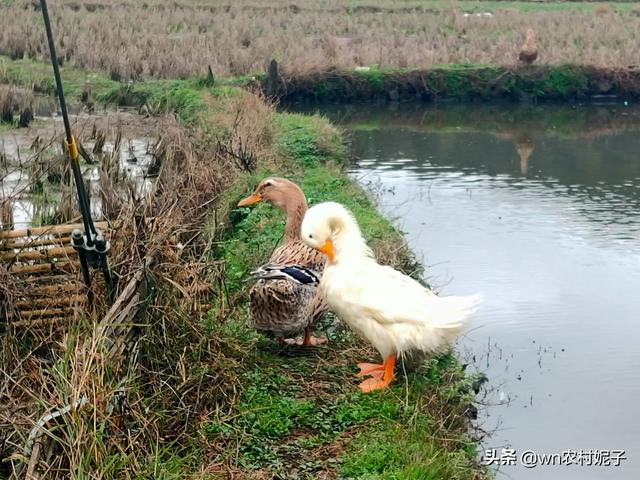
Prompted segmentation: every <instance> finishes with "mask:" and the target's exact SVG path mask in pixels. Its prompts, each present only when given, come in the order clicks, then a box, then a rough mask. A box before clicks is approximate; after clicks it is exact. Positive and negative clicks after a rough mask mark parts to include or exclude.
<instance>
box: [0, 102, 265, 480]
mask: <svg viewBox="0 0 640 480" xmlns="http://www.w3.org/2000/svg"><path fill="white" fill-rule="evenodd" d="M260 102H261V100H260V98H257V97H254V96H253V95H252V94H249V93H244V92H243V93H241V94H239V96H238V98H237V99H236V100H235V101H234V102H232V105H233V107H232V108H231V109H229V110H227V109H225V110H220V111H217V112H213V113H212V120H214V121H215V122H216V126H217V129H216V131H208V130H207V129H201V130H196V131H193V132H191V133H190V134H187V132H186V131H185V130H184V129H183V127H182V126H181V125H180V124H179V123H178V122H177V121H175V119H172V118H168V119H166V120H165V121H164V122H163V124H162V127H161V134H160V137H161V139H162V141H161V142H157V143H156V154H157V156H158V165H159V167H158V176H157V179H156V183H155V189H154V191H153V192H150V193H149V194H147V195H146V196H145V197H144V198H132V197H118V196H115V197H114V198H112V199H111V202H112V204H111V205H110V207H109V209H108V213H107V214H106V219H107V220H108V222H109V224H110V227H111V229H112V231H113V235H112V237H111V241H112V244H113V249H112V253H111V254H110V262H111V265H112V268H113V270H114V272H116V274H117V277H118V288H119V291H122V290H123V289H124V288H125V286H126V285H127V283H128V282H129V280H130V279H132V278H134V277H136V276H140V275H142V277H144V279H145V282H144V283H145V284H146V285H147V290H146V292H147V294H146V296H145V295H141V296H140V300H139V302H141V303H144V305H145V308H144V310H143V312H144V313H143V314H141V315H140V316H139V317H138V318H137V319H136V326H135V327H134V330H135V332H137V335H134V336H132V337H131V338H132V340H130V341H127V342H125V344H124V345H123V346H122V347H121V349H122V350H123V351H124V357H122V359H121V360H124V361H121V360H119V359H118V358H114V357H113V355H112V354H111V352H112V350H110V348H109V347H108V346H109V345H111V344H112V341H113V339H112V338H108V337H109V335H108V330H105V329H104V328H102V326H101V325H100V323H99V322H97V321H96V320H98V321H99V320H100V319H102V318H103V316H104V314H105V311H106V305H103V304H101V306H99V307H98V308H97V309H96V310H95V312H94V313H93V314H90V315H89V316H88V317H85V316H83V315H80V314H79V312H76V314H75V315H73V317H71V318H69V319H68V320H67V321H65V322H62V323H59V324H56V325H53V324H51V325H46V324H45V325H44V326H43V325H39V326H33V327H30V326H29V325H28V324H17V323H16V324H13V323H12V322H11V321H9V322H8V323H7V319H4V321H0V328H2V335H1V336H0V378H2V379H3V380H2V381H0V458H1V459H2V463H0V475H1V474H2V473H3V472H4V473H6V474H18V475H21V476H24V475H25V473H28V474H29V475H37V476H38V477H39V478H52V479H53V478H80V477H81V476H83V474H81V473H80V472H85V473H84V474H86V475H89V476H92V477H93V476H94V475H99V476H100V477H101V478H103V477H109V476H110V475H112V472H113V471H116V470H117V471H118V472H119V474H118V478H141V476H142V477H146V478H157V472H156V473H154V472H155V470H154V469H155V467H154V464H153V462H154V461H156V460H154V458H155V459H157V458H159V457H163V456H164V455H165V453H166V452H164V450H163V449H164V447H163V445H169V444H170V442H172V441H174V440H177V439H179V438H181V437H182V436H183V435H185V432H187V431H188V432H189V433H190V435H193V433H194V430H197V424H198V422H199V421H200V420H201V418H202V416H204V415H207V414H208V413H209V412H211V411H213V410H216V409H220V408H229V405H231V404H233V398H234V397H235V395H236V394H237V383H238V379H237V376H238V371H237V370H236V367H237V362H238V361H239V360H238V358H241V357H242V351H243V347H242V346H241V345H240V344H238V343H237V340H234V339H233V338H226V339H225V338H223V337H221V336H219V335H218V336H215V335H210V332H209V331H208V327H206V325H205V323H203V322H202V321H201V319H200V317H201V315H202V314H203V312H204V311H207V310H209V309H210V308H211V307H212V305H223V304H224V303H225V302H224V301H223V300H222V298H220V296H223V295H224V294H225V288H224V277H223V273H224V268H222V266H221V265H220V264H219V263H218V262H217V261H215V260H212V259H211V257H210V251H211V248H212V242H215V241H217V240H218V239H219V238H220V236H221V235H222V230H223V229H224V225H223V224H222V223H220V224H218V222H217V220H216V219H217V216H216V215H215V214H214V215H213V223H212V224H211V228H210V230H209V231H208V232H209V233H208V234H205V233H204V225H205V224H206V223H207V222H208V221H209V220H210V219H211V218H212V215H211V213H212V211H216V210H218V209H222V210H226V205H223V204H221V200H220V195H221V194H222V193H223V192H224V191H225V189H227V188H228V186H229V185H230V183H231V182H233V180H234V179H235V177H236V175H238V174H239V172H240V170H241V169H239V168H238V167H237V166H236V165H237V159H236V158H235V154H231V153H230V152H228V151H227V150H226V149H224V148H219V147H218V145H221V144H224V142H230V143H228V144H229V145H231V147H229V148H236V147H235V146H234V145H236V144H235V143H234V142H237V141H238V140H237V139H238V138H241V139H242V145H243V152H251V153H250V156H251V157H252V158H260V159H261V161H266V160H265V156H264V153H265V151H266V147H267V146H268V142H270V138H271V137H270V134H269V131H270V128H271V127H270V115H271V114H272V112H273V110H272V107H271V106H268V105H266V104H262V107H261V108H260V109H258V111H257V112H256V111H255V110H256V109H255V108H254V107H257V106H259V105H260ZM256 113H259V114H260V116H255V115H256ZM225 138H226V139H227V140H224V139H225ZM234 138H235V139H236V140H233V139H234ZM229 139H231V140H229ZM109 176H110V175H109ZM0 280H1V281H0V285H1V287H0V304H5V305H8V304H11V303H12V302H14V301H15V299H16V298H19V296H20V288H25V286H24V285H20V283H19V282H15V281H14V280H15V279H14V277H13V276H11V275H9V274H8V271H7V267H6V265H5V264H4V263H3V264H1V265H0ZM212 287H215V293H214V292H212ZM218 287H219V288H218ZM221 315H222V312H221ZM127 330H128V331H131V326H129V327H128V328H127ZM207 365H219V368H217V369H216V370H215V371H211V370H210V369H209V368H208V367H207ZM64 406H69V408H70V410H71V413H65V412H64V411H63V413H62V414H61V415H59V416H56V415H57V414H56V412H59V411H60V409H61V408H63V407H64ZM47 413H48V414H53V416H54V418H50V417H43V416H44V415H45V414H47ZM39 419H43V420H42V421H43V422H45V423H44V424H42V423H41V425H44V426H45V427H46V429H44V430H42V429H41V430H40V433H38V435H37V436H36V437H35V439H34V437H33V436H32V437H31V439H29V438H28V437H29V432H30V431H32V429H33V428H34V426H36V425H37V424H38V421H39ZM38 431H39V430H38V429H37V428H36V429H34V430H33V432H36V433H37V432H38ZM43 432H44V433H43ZM176 448H182V447H176ZM106 459H109V462H113V463H109V462H108V463H107V464H105V461H106ZM123 463H126V465H123Z"/></svg>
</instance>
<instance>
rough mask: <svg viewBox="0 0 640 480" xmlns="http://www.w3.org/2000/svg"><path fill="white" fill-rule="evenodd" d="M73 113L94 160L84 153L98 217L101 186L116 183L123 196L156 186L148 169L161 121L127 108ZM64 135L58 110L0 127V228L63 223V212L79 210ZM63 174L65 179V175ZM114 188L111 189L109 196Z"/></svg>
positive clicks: (84, 170) (138, 194)
mask: <svg viewBox="0 0 640 480" xmlns="http://www.w3.org/2000/svg"><path fill="white" fill-rule="evenodd" d="M72 119H73V121H74V127H75V128H76V129H77V130H78V131H79V132H80V139H81V143H82V145H83V146H84V148H85V149H86V150H87V151H88V152H89V155H91V156H92V157H93V160H94V162H95V163H93V164H87V163H86V162H85V161H84V160H82V159H81V169H82V174H83V177H84V179H85V182H86V185H87V189H88V194H89V197H90V201H91V210H92V214H93V215H94V218H98V219H99V218H101V217H102V213H103V205H102V197H103V195H102V190H103V189H105V188H109V189H113V188H114V187H117V190H118V192H117V194H118V195H120V196H123V198H124V197H126V196H127V191H128V190H129V189H130V190H132V191H133V192H134V195H135V196H136V197H142V196H144V195H145V194H147V193H148V192H149V191H150V190H151V189H152V187H153V183H154V179H153V175H154V172H153V171H150V170H149V169H150V167H151V168H152V170H153V168H154V167H155V165H154V149H155V146H156V142H157V137H154V136H153V135H155V134H156V131H157V126H155V125H152V124H151V122H149V121H148V120H147V121H141V119H140V117H138V116H137V115H134V114H132V113H129V112H117V113H106V112H100V113H97V114H94V115H84V116H79V115H78V116H74V117H72ZM101 135H102V139H101V140H97V138H99V137H100V136H101ZM62 138H63V130H62V125H61V119H60V118H59V117H57V116H56V117H52V116H38V117H36V122H35V124H34V125H33V126H31V127H30V128H28V129H11V130H4V131H0V207H1V212H2V216H1V217H0V228H15V229H20V228H24V227H27V226H32V225H38V224H40V223H50V222H51V221H53V222H54V223H59V222H61V221H67V220H69V218H64V216H65V215H68V214H71V215H73V216H77V208H76V207H75V205H74V202H75V195H76V194H75V188H72V187H71V183H69V181H70V178H71V177H70V175H71V173H70V170H69V169H68V165H67V160H66V159H65V157H64V155H63V153H62V148H61V145H60V144H59V142H60V141H61V139H62ZM96 141H100V143H101V145H102V147H101V148H100V149H99V152H93V149H94V146H95V143H96ZM61 175H64V178H67V180H66V181H61V179H60V176H61ZM115 194H116V193H115V191H113V190H112V191H111V192H109V196H111V197H113V196H114V195H115ZM67 212H69V213H67ZM60 217H62V218H60Z"/></svg>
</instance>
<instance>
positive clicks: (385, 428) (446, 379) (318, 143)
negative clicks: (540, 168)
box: [203, 113, 477, 479]
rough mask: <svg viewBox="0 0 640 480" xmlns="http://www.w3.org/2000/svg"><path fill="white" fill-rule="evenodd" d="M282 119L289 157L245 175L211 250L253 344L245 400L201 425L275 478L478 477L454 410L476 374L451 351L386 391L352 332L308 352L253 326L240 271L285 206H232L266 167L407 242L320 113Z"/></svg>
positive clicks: (277, 233)
mask: <svg viewBox="0 0 640 480" xmlns="http://www.w3.org/2000/svg"><path fill="white" fill-rule="evenodd" d="M274 126H275V139H274V141H275V147H276V150H277V153H278V154H279V156H280V157H281V158H282V159H283V162H282V163H281V164H280V166H279V167H278V169H277V170H269V169H266V170H262V171H260V172H256V173H255V174H253V175H246V176H244V177H242V178H241V179H239V180H238V182H237V183H236V184H235V185H234V186H233V187H232V188H231V189H230V190H229V191H228V192H227V193H226V196H225V199H224V200H223V202H224V203H226V204H227V206H228V208H229V210H230V212H229V213H228V214H229V218H230V226H229V229H230V230H229V231H228V233H227V239H226V241H224V242H222V244H220V245H218V247H217V248H216V250H215V256H216V257H219V258H222V259H223V260H224V264H225V265H226V275H227V286H228V288H229V295H230V298H231V299H232V300H231V301H230V303H232V304H234V305H235V310H234V314H233V315H232V318H231V319H229V320H228V321H227V324H226V325H227V326H226V327H225V328H226V329H227V331H231V332H234V333H233V335H234V336H236V338H238V337H241V338H243V339H244V344H245V345H251V353H250V358H251V360H249V362H248V364H246V365H245V369H246V370H245V373H243V374H242V376H241V382H240V383H241V385H242V387H241V388H242V393H241V394H240V398H239V401H238V402H237V404H236V405H235V406H234V408H233V409H232V410H231V411H228V412H225V413H224V414H220V415H217V416H215V417H214V418H212V419H211V421H210V422H208V423H207V424H206V425H205V426H204V427H203V428H204V432H205V435H206V436H207V438H208V439H209V441H212V442H215V443H218V442H222V443H224V444H225V448H224V451H225V452H227V453H226V455H227V456H226V459H227V461H229V462H231V464H232V465H233V466H234V468H237V469H239V470H241V471H253V470H256V471H258V470H259V471H261V472H268V473H266V474H267V475H275V476H277V477H278V478H292V479H293V478H315V477H316V475H317V474H318V473H319V472H321V471H335V472H338V471H339V472H340V475H341V477H340V478H358V479H359V478H363V479H364V478H456V479H457V478H459V479H471V478H475V476H476V474H477V470H476V467H474V465H475V464H474V461H473V458H474V452H475V447H474V444H473V442H472V441H471V440H469V439H468V438H467V437H466V430H465V427H463V426H462V424H461V423H460V422H461V417H460V414H459V411H458V410H459V409H460V408H462V406H464V405H465V404H466V403H468V402H469V401H470V400H471V398H472V394H470V392H471V388H470V385H471V382H472V381H473V379H471V378H468V377H466V376H465V375H464V372H463V371H462V370H461V368H460V365H459V364H458V362H457V361H456V360H455V359H454V358H453V357H452V356H450V355H448V354H446V355H444V356H442V357H440V358H439V359H435V360H433V361H431V362H430V363H429V364H427V365H426V366H424V367H422V368H421V369H419V371H418V372H416V373H411V374H409V375H408V376H407V377H406V378H404V377H403V376H402V375H401V376H400V378H399V381H398V382H396V384H395V385H394V386H393V388H391V389H389V390H387V391H384V392H379V393H374V394H371V395H364V394H361V393H360V392H359V390H358V389H357V379H356V378H355V373H356V368H355V364H356V363H357V362H358V361H364V360H375V359H376V354H375V353H374V352H372V351H371V350H369V349H365V348H362V345H361V344H360V342H359V341H357V340H356V339H355V338H354V336H353V335H352V334H351V333H350V332H349V331H337V332H334V331H330V332H329V338H330V342H331V343H330V345H329V346H328V347H323V348H318V349H315V350H313V351H308V350H303V349H293V350H291V349H281V348H280V347H277V346H276V345H275V344H274V343H272V342H271V341H269V340H266V339H264V338H263V337H261V336H260V335H257V334H255V332H253V331H251V329H250V327H249V326H248V323H249V321H248V318H247V306H246V301H247V285H246V284H245V283H244V282H243V280H244V278H246V275H247V273H248V271H249V270H250V269H252V268H255V267H256V266H257V265H259V264H260V263H262V262H264V261H265V260H266V259H267V258H268V255H269V253H270V252H271V250H272V249H273V247H274V246H275V245H277V244H278V242H279V241H280V240H281V236H282V231H283V223H284V215H283V214H282V213H281V212H280V211H278V210H276V209H274V208H273V207H270V206H268V205H264V204H259V205H257V206H255V207H252V208H248V209H247V208H243V209H236V208H235V207H234V205H235V203H236V202H237V201H238V200H239V199H240V198H242V197H243V196H245V195H246V194H247V193H248V192H249V191H251V189H252V188H253V186H254V185H255V184H256V183H257V182H258V181H259V179H260V178H262V177H264V176H267V175H271V174H278V175H285V176H287V177H288V178H291V179H293V180H294V181H297V182H299V184H300V186H301V187H302V189H303V190H304V191H305V194H306V195H307V198H308V200H309V202H310V203H311V204H313V203H317V202H321V201H325V200H334V201H338V202H341V203H343V204H345V205H346V206H347V207H348V208H350V209H351V210H352V211H353V212H354V214H355V216H356V218H357V219H358V222H359V223H360V225H361V227H362V230H363V233H364V235H365V237H366V238H367V239H368V240H369V241H370V243H371V245H372V246H373V247H374V249H379V250H380V249H382V250H384V247H385V245H389V244H392V245H394V246H397V245H398V244H400V243H401V242H402V239H401V234H400V233H399V232H398V231H397V230H396V229H395V228H394V227H393V226H392V224H391V223H390V222H389V220H387V219H385V218H383V217H382V216H381V215H380V214H379V213H378V212H377V211H376V209H375V206H374V203H373V202H372V200H371V197H370V196H369V195H368V194H367V193H366V192H364V191H363V190H362V188H361V187H360V186H359V185H357V183H356V182H354V181H353V180H351V179H349V178H348V177H347V176H346V175H345V174H344V172H343V166H344V164H345V161H346V155H347V153H346V150H345V146H344V144H343V142H342V139H341V136H340V135H339V132H338V131H337V130H336V129H335V128H334V127H332V126H331V125H330V124H329V123H328V121H327V120H326V119H325V118H324V117H321V116H317V115H315V116H303V115H298V114H287V113H281V114H276V117H275V121H274ZM405 252H406V251H405ZM405 263H406V264H407V265H412V264H411V262H410V261H409V260H406V262H405ZM212 328H214V329H215V331H216V332H219V331H220V330H219V328H218V327H215V326H213V325H212ZM218 334H219V333H218ZM336 352H340V353H339V354H336ZM246 359H247V357H246V356H245V361H246ZM425 399H431V401H432V402H433V403H435V404H439V405H440V406H441V408H443V409H444V410H446V411H447V412H449V413H448V414H447V416H448V418H440V417H439V415H442V412H438V411H434V412H431V411H429V409H428V408H427V407H426V403H423V402H425ZM445 432H446V434H445ZM445 436H446V437H447V438H455V439H456V442H457V443H456V446H451V445H448V446H445V443H446V442H444V441H443V440H442V438H443V437H445ZM398 445H400V446H401V448H399V449H398V448H397V447H398ZM327 452H338V453H330V454H328V453H327ZM300 459H304V461H301V460H300ZM292 472H296V473H295V474H294V473H292ZM296 475H297V476H296ZM424 475H427V476H424Z"/></svg>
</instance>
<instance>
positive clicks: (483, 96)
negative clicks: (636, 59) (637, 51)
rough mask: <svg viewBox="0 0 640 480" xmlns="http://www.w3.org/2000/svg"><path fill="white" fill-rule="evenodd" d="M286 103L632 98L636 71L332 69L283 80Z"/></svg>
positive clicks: (637, 89)
mask: <svg viewBox="0 0 640 480" xmlns="http://www.w3.org/2000/svg"><path fill="white" fill-rule="evenodd" d="M285 84H286V88H283V89H282V91H281V95H282V97H283V98H284V99H285V100H287V101H303V102H304V101H317V102H349V101H374V102H379V101H383V102H384V101H413V102H415V101H416V100H417V101H423V102H430V101H437V100H439V99H440V100H445V99H454V100H458V101H485V102H487V101H496V100H498V101H499V100H508V101H523V100H525V101H535V100H554V101H576V100H585V99H587V100H588V99H590V98H594V97H596V98H597V97H598V96H603V95H606V96H615V97H620V98H627V99H632V98H638V97H639V96H640V69H638V68H628V69H627V68H625V69H609V68H596V67H579V66H572V65H559V66H540V67H537V66H533V67H495V66H486V65H447V66H441V67H434V68H432V69H428V70H416V69H377V68H371V69H369V70H364V71H347V70H332V71H327V72H315V73H313V74H307V75H297V76H292V77H288V78H286V80H285Z"/></svg>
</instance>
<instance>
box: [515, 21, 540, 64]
mask: <svg viewBox="0 0 640 480" xmlns="http://www.w3.org/2000/svg"><path fill="white" fill-rule="evenodd" d="M537 58H538V42H537V41H536V33H535V31H534V30H533V29H531V28H529V29H527V36H526V39H525V41H524V44H523V45H522V48H521V49H520V54H519V55H518V59H519V60H520V61H521V62H522V63H524V64H526V65H531V64H532V63H533V62H535V61H536V59H537Z"/></svg>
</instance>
